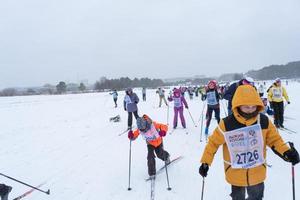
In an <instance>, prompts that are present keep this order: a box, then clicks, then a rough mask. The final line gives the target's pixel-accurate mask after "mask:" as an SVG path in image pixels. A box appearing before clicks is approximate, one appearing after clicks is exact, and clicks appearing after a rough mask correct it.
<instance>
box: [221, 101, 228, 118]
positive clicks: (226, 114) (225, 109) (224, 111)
mask: <svg viewBox="0 0 300 200" xmlns="http://www.w3.org/2000/svg"><path fill="white" fill-rule="evenodd" d="M221 103H222V108H223V111H224V114H225V116H226V117H227V116H228V114H227V112H226V109H225V106H224V103H223V101H222V100H221Z"/></svg>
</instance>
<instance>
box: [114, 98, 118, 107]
mask: <svg viewBox="0 0 300 200" xmlns="http://www.w3.org/2000/svg"><path fill="white" fill-rule="evenodd" d="M117 101H118V99H114V102H115V107H117V106H118V104H117Z"/></svg>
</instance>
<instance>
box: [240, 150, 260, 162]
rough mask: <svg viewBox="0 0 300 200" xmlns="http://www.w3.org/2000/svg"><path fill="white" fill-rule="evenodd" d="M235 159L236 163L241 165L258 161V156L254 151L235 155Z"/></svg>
mask: <svg viewBox="0 0 300 200" xmlns="http://www.w3.org/2000/svg"><path fill="white" fill-rule="evenodd" d="M236 158H237V163H238V164H240V165H241V164H246V163H249V162H253V161H256V160H258V159H259V154H258V151H257V150H254V151H253V152H251V151H248V152H245V153H239V154H236Z"/></svg>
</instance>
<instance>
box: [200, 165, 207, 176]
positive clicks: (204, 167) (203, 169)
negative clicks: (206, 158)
mask: <svg viewBox="0 0 300 200" xmlns="http://www.w3.org/2000/svg"><path fill="white" fill-rule="evenodd" d="M208 169H209V166H208V164H206V163H202V164H201V166H200V167H199V174H200V175H201V176H202V177H206V176H207V172H208Z"/></svg>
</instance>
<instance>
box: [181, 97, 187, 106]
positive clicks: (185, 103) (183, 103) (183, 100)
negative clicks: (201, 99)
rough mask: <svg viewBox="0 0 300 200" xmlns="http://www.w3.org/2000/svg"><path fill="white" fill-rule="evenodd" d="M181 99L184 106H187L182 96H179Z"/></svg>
mask: <svg viewBox="0 0 300 200" xmlns="http://www.w3.org/2000/svg"><path fill="white" fill-rule="evenodd" d="M181 101H182V103H183V104H184V106H185V107H188V104H187V102H186V100H185V98H184V96H181Z"/></svg>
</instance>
